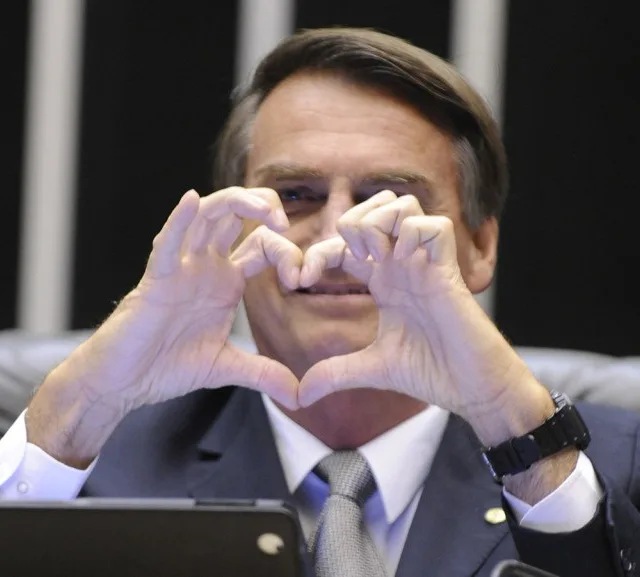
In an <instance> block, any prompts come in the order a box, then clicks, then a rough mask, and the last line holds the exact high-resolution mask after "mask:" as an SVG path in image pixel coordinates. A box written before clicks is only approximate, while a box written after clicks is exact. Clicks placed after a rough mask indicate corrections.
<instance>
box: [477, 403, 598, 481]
mask: <svg viewBox="0 0 640 577" xmlns="http://www.w3.org/2000/svg"><path fill="white" fill-rule="evenodd" d="M549 392H550V393H551V398H552V399H553V402H554V403H555V405H556V411H555V413H554V414H553V415H551V416H550V417H549V418H548V419H547V420H546V421H545V422H544V423H542V425H540V426H539V427H538V428H537V429H534V430H533V431H531V432H530V433H527V434H526V435H523V436H522V437H515V438H513V439H509V440H508V441H505V442H504V443H501V444H500V445H498V446H497V447H488V448H484V449H483V450H482V456H483V457H484V460H485V462H486V463H487V466H488V467H489V471H491V474H492V475H493V479H494V480H495V481H496V482H497V483H501V482H502V478H503V477H504V476H505V475H517V474H518V473H522V472H523V471H526V470H527V469H528V468H529V467H531V465H533V464H534V463H536V462H538V461H540V460H541V459H544V458H545V457H550V456H551V455H554V454H555V453H558V452H559V451H562V450H563V449H566V448H567V447H576V448H577V449H579V450H581V451H582V450H584V449H586V448H587V446H588V445H589V442H590V441H591V435H590V434H589V429H587V426H586V425H585V423H584V421H583V420H582V417H581V416H580V413H579V412H578V409H576V408H575V406H574V405H573V404H572V403H571V401H570V400H569V397H568V396H567V395H565V394H564V393H558V392H556V391H549Z"/></svg>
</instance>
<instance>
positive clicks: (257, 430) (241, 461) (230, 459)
mask: <svg viewBox="0 0 640 577" xmlns="http://www.w3.org/2000/svg"><path fill="white" fill-rule="evenodd" d="M187 488H188V492H189V496H191V497H193V498H216V499H259V498H264V499H281V500H291V495H290V494H289V491H288V489H287V485H286V481H285V478H284V473H283V471H282V466H281V464H280V458H279V457H278V452H277V449H276V446H275V442H274V440H273V435H272V433H271V426H270V424H269V420H268V417H267V414H266V411H265V408H264V405H263V403H262V399H261V398H260V395H259V394H258V393H255V392H253V391H249V390H247V389H237V390H236V391H235V392H234V394H233V395H232V397H231V399H230V400H229V402H228V403H227V406H226V407H225V408H224V409H223V411H222V413H221V414H220V415H219V417H218V418H217V419H216V420H215V421H214V423H213V424H212V425H211V427H210V428H209V429H208V430H207V432H206V433H205V434H204V436H203V437H202V439H201V440H200V442H199V443H198V459H197V460H196V461H195V462H193V463H192V464H191V465H190V466H189V468H188V470H187Z"/></svg>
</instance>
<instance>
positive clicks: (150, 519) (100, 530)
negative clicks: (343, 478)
mask: <svg viewBox="0 0 640 577" xmlns="http://www.w3.org/2000/svg"><path fill="white" fill-rule="evenodd" d="M0 527H1V529H0V577H4V576H7V577H9V576H10V577H58V576H60V577H63V576H64V577H76V576H78V577H87V576H91V577H107V576H108V577H213V576H216V577H227V576H228V577H300V576H301V575H303V574H304V563H305V560H304V559H305V555H306V553H305V543H304V538H303V537H302V533H301V531H300V525H299V523H298V518H297V515H296V513H295V511H294V510H293V509H291V508H290V507H288V506H287V505H285V504H284V503H282V502H279V501H271V500H258V501H218V500H212V501H194V500H189V499H176V500H173V499H160V500H157V499H152V500H147V499H134V500H129V499H76V500H74V501H64V502H28V501H20V502H9V501H4V502H1V501H0Z"/></svg>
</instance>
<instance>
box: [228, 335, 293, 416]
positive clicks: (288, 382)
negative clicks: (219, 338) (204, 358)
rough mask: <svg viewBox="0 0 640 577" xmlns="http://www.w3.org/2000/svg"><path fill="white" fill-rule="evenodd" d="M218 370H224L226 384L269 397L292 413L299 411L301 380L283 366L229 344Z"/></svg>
mask: <svg viewBox="0 0 640 577" xmlns="http://www.w3.org/2000/svg"><path fill="white" fill-rule="evenodd" d="M216 366H218V367H220V368H219V370H220V372H221V373H223V376H224V381H225V383H228V384H229V385H237V386H239V387H244V388H247V389H253V390H255V391H259V392H261V393H266V394H267V395H269V396H270V397H271V398H272V399H273V400H275V401H278V402H279V403H280V404H282V405H284V406H285V407H287V408H289V409H292V410H294V409H298V408H299V406H298V402H297V390H298V379H297V378H296V376H295V375H294V374H293V373H292V372H291V371H290V370H289V369H288V368H287V367H285V366H284V365H283V364H282V363H279V362H278V361H274V360H273V359H270V358H268V357H264V356H262V355H258V354H256V353H248V352H246V351H243V350H242V349H239V348H237V347H235V346H233V345H232V344H231V343H227V344H226V345H225V346H224V348H223V349H222V351H221V352H220V356H219V357H218V360H217V362H216ZM221 376H222V375H221Z"/></svg>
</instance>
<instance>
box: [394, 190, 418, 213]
mask: <svg viewBox="0 0 640 577" xmlns="http://www.w3.org/2000/svg"><path fill="white" fill-rule="evenodd" d="M398 203H400V204H401V206H402V208H404V209H407V210H409V211H411V212H422V206H421V205H420V201H419V200H418V199H417V198H416V197H415V196H414V195H413V194H405V195H404V196H401V197H400V198H399V199H398Z"/></svg>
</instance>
